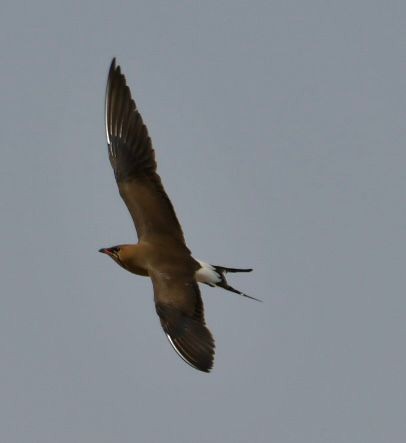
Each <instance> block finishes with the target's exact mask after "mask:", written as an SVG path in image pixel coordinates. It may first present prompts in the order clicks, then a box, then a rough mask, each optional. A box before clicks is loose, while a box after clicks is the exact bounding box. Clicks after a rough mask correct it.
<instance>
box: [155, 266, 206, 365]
mask: <svg viewBox="0 0 406 443" xmlns="http://www.w3.org/2000/svg"><path fill="white" fill-rule="evenodd" d="M151 280H152V284H153V286H154V298H155V307H156V312H157V314H158V316H159V319H160V321H161V325H162V328H163V330H164V331H165V334H166V336H167V337H168V340H169V342H170V343H171V345H172V346H173V348H174V349H175V351H176V352H177V353H178V355H179V356H180V357H181V358H182V359H183V360H184V361H185V362H186V363H188V364H189V365H190V366H192V367H194V368H195V369H199V370H200V371H203V372H210V370H211V368H212V367H213V360H214V348H215V345H214V340H213V337H212V335H211V333H210V331H209V330H208V329H207V327H206V323H205V321H204V308H203V302H202V298H201V296H200V291H199V287H198V285H197V283H196V281H195V280H194V279H193V278H190V277H189V276H188V275H187V274H186V273H184V274H179V275H168V274H162V273H152V275H151Z"/></svg>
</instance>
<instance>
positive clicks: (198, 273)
mask: <svg viewBox="0 0 406 443" xmlns="http://www.w3.org/2000/svg"><path fill="white" fill-rule="evenodd" d="M105 124H106V135H107V145H108V153H109V158H110V163H111V166H112V167H113V171H114V175H115V179H116V181H117V185H118V190H119V192H120V195H121V197H122V199H123V200H124V202H125V204H126V205H127V208H128V210H129V212H130V214H131V217H132V219H133V222H134V225H135V229H136V231H137V236H138V243H137V244H121V245H118V246H113V247H109V248H102V249H100V251H99V252H102V253H104V254H107V255H108V256H109V257H111V258H112V259H113V260H114V261H115V262H116V263H117V264H118V265H120V266H121V267H123V268H124V269H126V270H127V271H129V272H132V273H134V274H137V275H142V276H145V277H150V279H151V280H152V286H153V290H154V301H155V308H156V312H157V314H158V316H159V320H160V322H161V325H162V328H163V330H164V332H165V334H166V336H167V338H168V340H169V342H170V344H171V345H172V346H173V348H174V349H175V351H176V352H177V353H178V355H179V356H180V357H181V358H182V359H183V360H184V361H185V362H186V363H188V364H189V365H191V366H192V367H194V368H195V369H198V370H200V371H204V372H209V371H210V370H211V368H212V366H213V360H214V348H215V345H214V340H213V336H212V335H211V333H210V331H209V329H208V328H207V327H206V322H205V319H204V309H203V302H202V298H201V295H200V291H199V286H198V282H200V283H205V284H207V285H209V286H212V287H214V286H218V287H220V288H224V289H226V290H228V291H232V292H235V293H237V294H240V295H242V296H244V297H249V298H252V299H254V300H258V299H255V298H254V297H250V296H248V295H247V294H244V293H242V292H240V291H238V290H236V289H234V288H232V287H231V286H229V284H228V283H227V280H226V274H227V273H228V272H249V271H252V269H236V268H226V267H224V266H215V265H210V264H208V263H206V262H203V261H199V260H196V259H194V258H193V257H192V255H191V252H190V250H189V249H188V247H187V246H186V242H185V239H184V236H183V233H182V228H181V226H180V224H179V221H178V219H177V217H176V214H175V211H174V209H173V206H172V203H171V201H170V200H169V198H168V196H167V194H166V192H165V189H164V187H163V185H162V182H161V178H160V176H159V175H158V174H157V164H156V160H155V152H154V149H153V147H152V143H151V139H150V137H149V135H148V130H147V128H146V126H145V124H144V122H143V120H142V117H141V115H140V113H139V111H138V109H137V106H136V104H135V102H134V100H133V99H132V97H131V92H130V89H129V87H128V86H127V84H126V79H125V77H124V75H123V74H122V72H121V69H120V66H117V65H116V61H115V59H113V61H112V62H111V66H110V70H109V75H108V80H107V89H106V102H105Z"/></svg>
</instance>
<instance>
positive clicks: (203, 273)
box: [196, 261, 262, 301]
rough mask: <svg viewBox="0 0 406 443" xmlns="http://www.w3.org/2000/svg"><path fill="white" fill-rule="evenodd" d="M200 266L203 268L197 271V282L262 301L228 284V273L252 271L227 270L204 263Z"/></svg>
mask: <svg viewBox="0 0 406 443" xmlns="http://www.w3.org/2000/svg"><path fill="white" fill-rule="evenodd" d="M199 264H200V266H201V268H200V269H198V270H197V271H196V280H197V281H199V282H200V283H204V284H206V285H209V286H211V287H214V286H218V287H219V288H223V289H226V290H227V291H230V292H234V293H235V294H239V295H241V296H243V297H247V298H250V299H251V300H256V301H262V300H260V299H258V298H255V297H252V296H251V295H248V294H245V293H244V292H241V291H239V290H238V289H235V288H233V287H232V286H230V285H229V284H228V282H227V279H226V274H227V273H228V272H251V271H252V269H246V268H244V269H241V268H226V267H225V266H217V265H210V264H208V263H205V262H203V261H199Z"/></svg>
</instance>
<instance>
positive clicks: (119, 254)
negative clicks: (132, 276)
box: [99, 245, 125, 267]
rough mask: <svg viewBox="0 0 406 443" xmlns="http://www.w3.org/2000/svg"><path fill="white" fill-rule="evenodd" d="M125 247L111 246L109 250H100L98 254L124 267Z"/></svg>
mask: <svg viewBox="0 0 406 443" xmlns="http://www.w3.org/2000/svg"><path fill="white" fill-rule="evenodd" d="M124 251H125V245H118V246H111V247H110V248H101V249H99V252H101V253H103V254H106V255H108V256H109V257H111V258H112V259H113V260H114V261H115V262H116V263H117V264H119V265H120V266H122V267H125V266H124V253H123V252H124Z"/></svg>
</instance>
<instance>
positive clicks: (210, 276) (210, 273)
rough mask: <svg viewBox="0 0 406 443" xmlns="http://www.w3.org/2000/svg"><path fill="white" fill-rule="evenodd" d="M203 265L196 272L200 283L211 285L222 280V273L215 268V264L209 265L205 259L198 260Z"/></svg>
mask: <svg viewBox="0 0 406 443" xmlns="http://www.w3.org/2000/svg"><path fill="white" fill-rule="evenodd" d="M197 261H198V262H199V264H200V266H201V268H200V269H198V270H197V271H196V272H195V278H196V280H197V281H198V282H200V283H207V284H209V285H216V284H217V283H220V281H221V275H220V274H219V273H218V272H217V271H216V270H215V269H214V266H212V265H209V264H208V263H206V262H204V261H200V260H197Z"/></svg>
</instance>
